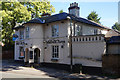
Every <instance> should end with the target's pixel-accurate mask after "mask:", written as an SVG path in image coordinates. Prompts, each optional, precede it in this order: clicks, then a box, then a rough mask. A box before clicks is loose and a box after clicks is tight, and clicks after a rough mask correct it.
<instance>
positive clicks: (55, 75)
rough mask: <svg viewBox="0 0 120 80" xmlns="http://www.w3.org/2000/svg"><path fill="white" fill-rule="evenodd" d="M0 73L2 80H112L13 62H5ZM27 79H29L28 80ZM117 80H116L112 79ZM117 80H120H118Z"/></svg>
mask: <svg viewBox="0 0 120 80" xmlns="http://www.w3.org/2000/svg"><path fill="white" fill-rule="evenodd" d="M0 73H2V76H1V78H2V79H3V80H4V79H5V78H14V79H15V78H24V79H25V80H28V78H29V80H30V79H31V80H32V79H33V78H41V79H49V80H50V79H51V80H54V79H55V80H71V79H72V80H73V79H75V80H76V79H81V80H108V79H109V80H110V78H108V77H105V76H95V75H88V74H82V73H80V74H78V73H72V74H71V73H69V72H67V71H64V70H58V69H53V68H48V67H38V68H33V67H24V65H23V64H22V63H17V62H14V61H12V60H3V61H2V68H0ZM26 78H27V79H26ZM5 80H6V79H5ZM12 80H13V79H12ZM22 80H23V79H22ZM111 80H115V79H111ZM116 80H120V78H119V79H116Z"/></svg>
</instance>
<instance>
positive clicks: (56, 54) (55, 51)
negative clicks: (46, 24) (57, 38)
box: [52, 45, 60, 59]
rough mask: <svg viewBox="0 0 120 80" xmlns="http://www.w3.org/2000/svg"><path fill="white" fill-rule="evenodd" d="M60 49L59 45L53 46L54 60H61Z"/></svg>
mask: <svg viewBox="0 0 120 80" xmlns="http://www.w3.org/2000/svg"><path fill="white" fill-rule="evenodd" d="M59 53H60V49H59V46H58V45H52V59H59Z"/></svg>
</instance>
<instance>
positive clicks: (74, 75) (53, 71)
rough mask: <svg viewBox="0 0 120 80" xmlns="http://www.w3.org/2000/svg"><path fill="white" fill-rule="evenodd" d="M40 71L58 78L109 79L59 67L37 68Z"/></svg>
mask: <svg viewBox="0 0 120 80" xmlns="http://www.w3.org/2000/svg"><path fill="white" fill-rule="evenodd" d="M35 69H37V70H40V71H44V72H45V73H46V75H48V76H50V77H54V78H57V79H58V80H101V79H103V80H108V79H109V78H108V77H99V76H93V75H83V74H77V73H72V74H70V73H69V72H66V71H63V70H58V69H52V68H45V67H44V68H43V67H41V68H35Z"/></svg>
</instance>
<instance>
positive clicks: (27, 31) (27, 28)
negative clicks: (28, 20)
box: [26, 27, 29, 38]
mask: <svg viewBox="0 0 120 80" xmlns="http://www.w3.org/2000/svg"><path fill="white" fill-rule="evenodd" d="M26 38H29V27H26Z"/></svg>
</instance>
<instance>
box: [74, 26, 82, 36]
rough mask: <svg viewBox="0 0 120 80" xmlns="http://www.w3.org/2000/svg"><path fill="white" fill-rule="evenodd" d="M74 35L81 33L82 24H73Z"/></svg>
mask: <svg viewBox="0 0 120 80" xmlns="http://www.w3.org/2000/svg"><path fill="white" fill-rule="evenodd" d="M74 30H75V31H74V35H75V36H80V35H82V26H80V25H75V29H74Z"/></svg>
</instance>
